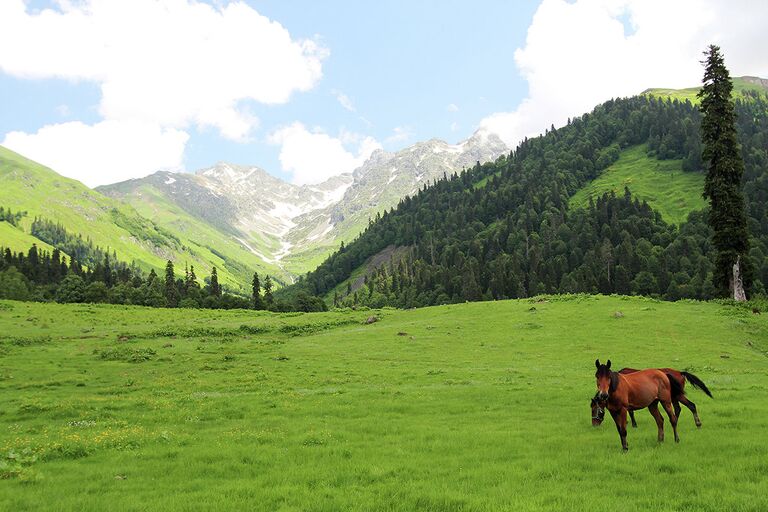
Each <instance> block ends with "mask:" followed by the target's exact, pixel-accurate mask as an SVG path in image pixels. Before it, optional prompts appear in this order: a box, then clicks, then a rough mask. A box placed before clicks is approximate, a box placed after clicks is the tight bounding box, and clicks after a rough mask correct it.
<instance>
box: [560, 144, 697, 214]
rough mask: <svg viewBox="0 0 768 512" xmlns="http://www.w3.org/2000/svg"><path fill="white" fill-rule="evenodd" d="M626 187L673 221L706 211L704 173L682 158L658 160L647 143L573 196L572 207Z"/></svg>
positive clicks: (629, 151)
mask: <svg viewBox="0 0 768 512" xmlns="http://www.w3.org/2000/svg"><path fill="white" fill-rule="evenodd" d="M624 187H627V188H629V190H630V191H631V192H632V195H634V196H637V197H638V198H639V199H640V200H645V201H647V202H648V204H649V205H651V207H652V208H653V209H654V210H656V211H658V212H659V213H660V214H661V216H662V218H663V219H664V220H665V221H666V222H668V223H670V224H680V223H682V222H683V221H685V219H686V218H687V217H688V214H689V213H691V212H692V211H696V210H703V209H704V208H705V207H706V202H705V201H704V198H703V197H702V195H701V191H702V190H704V175H703V174H702V173H697V172H684V171H683V170H682V161H681V160H657V159H655V158H651V157H648V156H647V155H646V147H645V145H640V146H635V147H632V148H630V149H626V150H624V151H622V152H621V156H620V157H619V159H618V160H617V161H616V162H614V163H613V165H611V166H610V167H608V168H607V169H606V170H605V171H603V173H602V174H601V175H600V176H598V177H597V178H596V179H594V180H592V181H591V182H589V183H588V184H587V185H586V186H585V187H584V188H582V189H581V190H579V191H578V192H577V193H576V194H574V195H573V197H571V200H570V205H571V207H572V208H585V207H586V206H587V205H588V204H589V199H590V198H593V199H597V197H599V196H601V195H603V194H605V193H606V192H614V193H615V194H616V195H617V196H621V195H623V194H624Z"/></svg>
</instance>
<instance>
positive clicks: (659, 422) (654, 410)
mask: <svg viewBox="0 0 768 512" xmlns="http://www.w3.org/2000/svg"><path fill="white" fill-rule="evenodd" d="M648 411H650V413H651V416H653V419H655V420H656V427H657V428H658V429H659V442H660V443H661V442H662V441H664V418H663V417H662V416H661V413H660V412H659V401H658V400H656V401H655V402H653V403H652V404H651V405H649V406H648Z"/></svg>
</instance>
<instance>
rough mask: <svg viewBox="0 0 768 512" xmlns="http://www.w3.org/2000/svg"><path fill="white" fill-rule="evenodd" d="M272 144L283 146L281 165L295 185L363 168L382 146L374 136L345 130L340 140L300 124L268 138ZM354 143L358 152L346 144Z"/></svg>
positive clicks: (285, 128)
mask: <svg viewBox="0 0 768 512" xmlns="http://www.w3.org/2000/svg"><path fill="white" fill-rule="evenodd" d="M268 141H269V142H270V143H271V144H275V145H280V146H281V147H280V164H281V166H282V168H283V170H284V171H286V172H289V173H291V174H292V176H293V182H294V183H296V184H300V185H303V184H312V183H320V182H322V181H325V180H326V179H328V178H330V177H331V176H336V175H338V174H341V173H344V172H351V171H353V170H355V169H356V168H358V167H360V166H361V165H362V164H363V163H364V162H365V160H367V159H368V157H369V156H371V153H373V152H374V151H375V150H377V149H381V144H379V143H378V142H376V140H375V139H373V138H372V137H364V136H359V135H357V134H351V133H349V132H344V131H342V133H341V135H340V137H339V138H336V137H332V136H330V135H328V134H327V133H324V132H322V131H318V130H315V131H313V132H311V131H309V130H307V128H306V127H305V126H304V125H303V124H302V123H299V122H295V123H293V124H291V125H289V126H286V127H283V128H281V129H279V130H277V131H275V132H274V133H272V134H271V135H270V136H269V139H268ZM345 142H346V143H347V144H350V143H354V144H355V145H356V146H357V153H356V154H355V153H352V152H349V151H347V150H346V149H345V147H344V144H345Z"/></svg>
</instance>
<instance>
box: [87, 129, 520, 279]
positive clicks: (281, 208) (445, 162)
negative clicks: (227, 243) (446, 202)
mask: <svg viewBox="0 0 768 512" xmlns="http://www.w3.org/2000/svg"><path fill="white" fill-rule="evenodd" d="M508 151H509V149H508V148H507V147H506V145H505V144H504V143H503V142H502V141H501V139H499V138H498V136H496V135H495V134H490V133H487V132H484V131H478V132H476V133H475V134H474V135H473V136H472V137H470V138H469V139H467V140H465V141H463V142H460V143H459V144H456V145H451V144H448V143H446V142H444V141H441V140H437V139H432V140H429V141H425V142H419V143H417V144H414V145H412V146H410V147H407V148H405V149H403V150H401V151H398V152H394V153H389V152H385V151H383V150H377V151H375V152H374V153H373V154H372V155H371V157H370V158H369V159H368V160H367V161H366V162H365V163H364V164H363V165H362V166H361V167H359V168H358V169H355V170H354V171H353V172H351V173H345V174H340V175H337V176H334V177H332V178H330V179H328V180H326V181H324V182H322V183H320V184H317V185H294V184H291V183H288V182H285V181H283V180H280V179H279V178H276V177H274V176H272V175H270V174H269V173H267V172H266V171H265V170H264V169H261V168H259V167H255V166H240V165H234V164H230V163H225V162H222V163H219V164H217V165H215V166H213V167H210V168H207V169H202V170H200V171H197V172H195V173H169V172H158V173H155V174H152V175H150V176H147V177H145V178H140V179H134V180H129V181H125V182H121V183H116V184H113V185H108V186H102V187H98V188H97V189H96V190H97V191H99V192H101V193H102V194H104V195H106V196H108V197H111V198H114V199H117V200H119V201H120V202H122V203H124V204H127V205H130V206H131V207H133V208H135V209H136V210H137V211H138V212H140V213H141V214H142V215H145V216H146V217H148V218H152V219H155V220H156V222H158V223H159V224H160V225H161V226H162V227H164V228H166V229H169V230H171V231H173V232H182V233H187V234H189V235H190V236H192V233H193V232H194V230H195V229H198V226H200V225H201V224H204V225H207V226H210V227H212V228H215V229H216V230H218V231H219V232H221V233H223V234H226V235H227V236H228V237H229V238H230V239H231V240H234V241H236V243H238V244H240V246H241V248H242V249H243V250H245V251H248V252H250V253H252V254H253V255H254V256H256V257H257V258H259V259H260V260H261V261H263V262H264V263H265V264H266V265H267V266H270V267H272V268H271V271H272V272H273V273H275V274H276V276H277V277H278V279H280V280H283V281H292V280H293V278H294V277H295V276H297V275H299V274H302V273H304V272H306V271H308V270H311V269H313V268H315V267H316V266H317V265H318V264H319V263H320V262H322V260H323V259H325V257H327V255H328V254H329V253H330V252H331V251H332V250H333V249H335V248H336V247H338V245H339V243H340V242H341V241H347V242H349V241H351V240H352V239H353V238H354V237H355V236H357V235H358V234H359V233H360V231H361V230H362V229H363V228H364V227H365V226H366V225H367V224H368V222H369V220H371V219H373V218H374V217H375V216H376V214H377V213H380V212H383V211H385V210H387V209H389V208H391V207H393V206H395V205H396V204H397V202H398V201H400V199H402V198H403V197H405V196H407V195H413V194H414V193H416V192H417V191H418V190H419V189H420V188H421V187H423V186H424V185H427V184H431V183H432V182H433V181H434V180H436V179H438V178H440V177H442V176H443V174H444V173H448V174H453V173H454V172H461V171H462V169H464V168H467V167H471V166H473V165H474V164H476V163H477V162H485V161H488V160H493V159H495V158H496V157H498V156H499V155H501V154H504V153H506V152H508ZM181 212H183V214H180V213H181Z"/></svg>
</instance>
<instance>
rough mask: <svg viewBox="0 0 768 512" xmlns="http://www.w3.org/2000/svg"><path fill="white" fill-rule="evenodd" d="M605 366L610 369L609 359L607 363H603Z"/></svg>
mask: <svg viewBox="0 0 768 512" xmlns="http://www.w3.org/2000/svg"><path fill="white" fill-rule="evenodd" d="M605 366H607V367H608V369H609V370H610V369H611V360H610V359H609V360H608V362H607V363H605Z"/></svg>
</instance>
